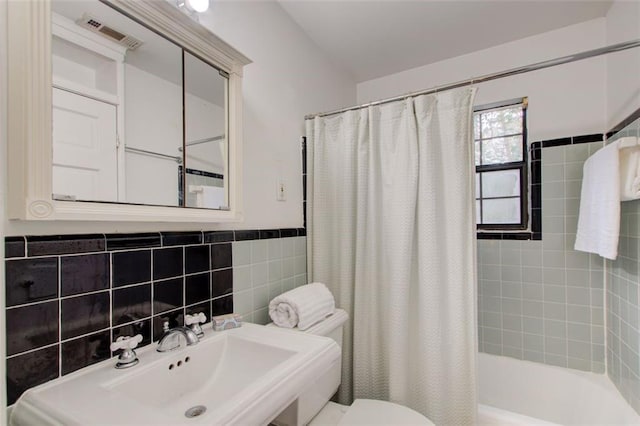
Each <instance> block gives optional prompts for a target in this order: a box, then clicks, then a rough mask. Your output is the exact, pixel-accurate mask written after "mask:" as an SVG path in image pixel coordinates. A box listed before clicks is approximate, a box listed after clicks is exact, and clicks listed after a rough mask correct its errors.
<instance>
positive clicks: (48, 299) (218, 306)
mask: <svg viewBox="0 0 640 426" xmlns="http://www.w3.org/2000/svg"><path fill="white" fill-rule="evenodd" d="M302 235H306V232H305V229H304V228H300V229H295V228H289V229H271V230H249V231H208V232H160V233H143V234H140V233H136V234H107V235H102V234H91V235H65V236H44V237H39V236H27V237H24V236H17V237H7V238H5V257H6V260H5V266H6V268H5V272H6V300H7V309H6V329H7V336H6V339H7V341H6V343H7V360H6V362H7V364H6V365H7V392H8V403H9V404H13V403H14V402H15V401H16V400H17V399H18V398H19V397H20V395H21V394H22V393H23V392H24V391H25V390H27V389H29V388H30V387H33V386H36V385H39V384H41V383H45V382H47V381H49V380H52V379H55V378H57V377H59V375H60V374H62V375H65V374H68V373H71V372H73V371H76V370H78V369H80V368H83V367H86V366H88V365H91V364H94V363H97V362H100V361H103V360H106V359H109V358H110V357H112V356H115V355H117V354H113V353H111V351H110V349H109V346H110V343H111V342H112V341H114V340H115V339H116V338H118V337H119V336H132V335H136V334H141V335H142V337H143V341H142V343H141V346H144V345H148V344H150V343H151V342H153V341H157V340H158V339H159V338H160V337H161V336H162V333H163V325H164V323H165V322H168V323H169V326H170V327H175V326H178V325H183V324H184V315H185V314H195V313H198V312H204V313H205V315H207V318H210V317H211V316H212V315H222V314H227V313H230V312H233V294H232V292H233V269H232V265H233V262H232V260H233V259H232V245H231V242H233V241H244V240H251V239H260V238H284V237H295V236H302Z"/></svg>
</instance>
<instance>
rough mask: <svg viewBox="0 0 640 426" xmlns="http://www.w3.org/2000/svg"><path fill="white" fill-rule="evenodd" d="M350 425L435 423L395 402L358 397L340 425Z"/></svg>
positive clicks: (424, 424)
mask: <svg viewBox="0 0 640 426" xmlns="http://www.w3.org/2000/svg"><path fill="white" fill-rule="evenodd" d="M350 425H421V426H427V425H433V423H432V422H431V421H430V420H429V419H428V418H426V417H425V416H423V415H422V414H420V413H418V412H417V411H414V410H412V409H410V408H407V407H404V406H402V405H398V404H394V403H393V402H387V401H377V400H373V399H356V400H355V401H354V402H353V404H351V407H349V409H348V410H347V412H346V413H345V415H344V416H343V417H342V419H340V422H339V423H338V426H350Z"/></svg>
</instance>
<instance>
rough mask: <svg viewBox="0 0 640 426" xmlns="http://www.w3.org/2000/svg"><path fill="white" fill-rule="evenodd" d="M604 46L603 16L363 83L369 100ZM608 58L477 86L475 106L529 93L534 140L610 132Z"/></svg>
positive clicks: (362, 95)
mask: <svg viewBox="0 0 640 426" xmlns="http://www.w3.org/2000/svg"><path fill="white" fill-rule="evenodd" d="M604 44H605V22H604V18H601V19H595V20H592V21H587V22H584V23H581V24H577V25H572V26H569V27H565V28H562V29H559V30H555V31H550V32H547V33H543V34H539V35H536V36H532V37H528V38H525V39H522V40H518V41H514V42H511V43H507V44H503V45H500V46H496V47H492V48H489V49H485V50H481V51H478V52H474V53H471V54H468V55H463V56H459V57H456V58H452V59H448V60H445V61H441V62H438V63H435V64H431V65H426V66H423V67H418V68H414V69H410V70H407V71H403V72H400V73H397V74H393V75H389V76H386V77H382V78H378V79H375V80H369V81H366V82H363V83H360V84H358V102H359V103H363V102H368V101H372V100H376V99H382V98H387V97H392V96H395V95H400V94H403V93H407V92H413V91H418V90H423V89H427V88H431V87H434V86H438V85H443V84H447V83H451V82H455V81H461V80H466V79H469V78H472V77H476V76H481V75H484V74H489V73H493V72H497V71H503V70H507V69H510V68H514V67H518V66H523V65H527V64H531V63H534V62H539V61H543V60H547V59H553V58H556V57H559V56H564V55H569V54H572V53H576V52H581V51H585V50H590V49H595V48H598V47H602V46H603V45H604ZM605 64H606V60H605V58H604V57H600V58H594V59H588V60H584V61H581V62H575V63H572V64H567V65H563V66H558V67H553V68H548V69H546V70H541V71H535V72H531V73H527V74H521V75H518V76H513V77H508V78H503V79H499V80H494V81H491V82H487V83H482V84H478V88H479V90H478V94H477V97H476V102H475V103H476V105H482V104H487V103H491V102H496V101H502V100H508V99H512V98H517V97H522V96H528V97H529V110H528V117H527V118H528V125H529V140H530V141H535V140H544V139H552V138H557V137H563V136H571V135H576V134H588V133H602V132H604V131H606V130H607V129H606V125H605V124H606V123H605V107H606V93H605V81H606V66H605Z"/></svg>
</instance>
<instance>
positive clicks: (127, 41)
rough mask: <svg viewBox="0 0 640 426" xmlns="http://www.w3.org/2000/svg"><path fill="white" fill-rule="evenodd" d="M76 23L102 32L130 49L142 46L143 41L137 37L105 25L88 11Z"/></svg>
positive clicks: (90, 29) (99, 32) (104, 35)
mask: <svg viewBox="0 0 640 426" xmlns="http://www.w3.org/2000/svg"><path fill="white" fill-rule="evenodd" d="M76 24H78V25H80V26H81V27H83V28H86V29H88V30H89V31H92V32H94V33H97V34H100V35H101V36H103V37H106V38H108V39H109V40H111V41H113V42H115V43H118V44H119V45H121V46H124V47H126V48H127V49H129V50H135V49H137V48H138V47H140V46H142V42H141V41H140V40H138V39H137V38H135V37H133V36H130V35H127V34H123V33H121V32H120V31H118V30H115V29H113V28H111V27H109V26H107V25H105V24H104V23H103V22H102V21H100V20H99V19H96V18H94V17H93V16H91V15H89V14H87V13H85V14H84V15H82V18H80V19H78V20H77V21H76Z"/></svg>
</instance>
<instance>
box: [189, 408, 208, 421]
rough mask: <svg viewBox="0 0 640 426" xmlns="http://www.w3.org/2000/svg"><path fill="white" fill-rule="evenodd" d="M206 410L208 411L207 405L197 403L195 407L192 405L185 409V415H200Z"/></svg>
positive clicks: (190, 416)
mask: <svg viewBox="0 0 640 426" xmlns="http://www.w3.org/2000/svg"><path fill="white" fill-rule="evenodd" d="M205 411H207V407H205V406H204V405H196V406H195V407H191V408H189V409H188V410H187V411H185V412H184V415H185V416H186V417H188V418H190V419H191V418H193V417H198V416H200V415H202V414H204V412H205Z"/></svg>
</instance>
